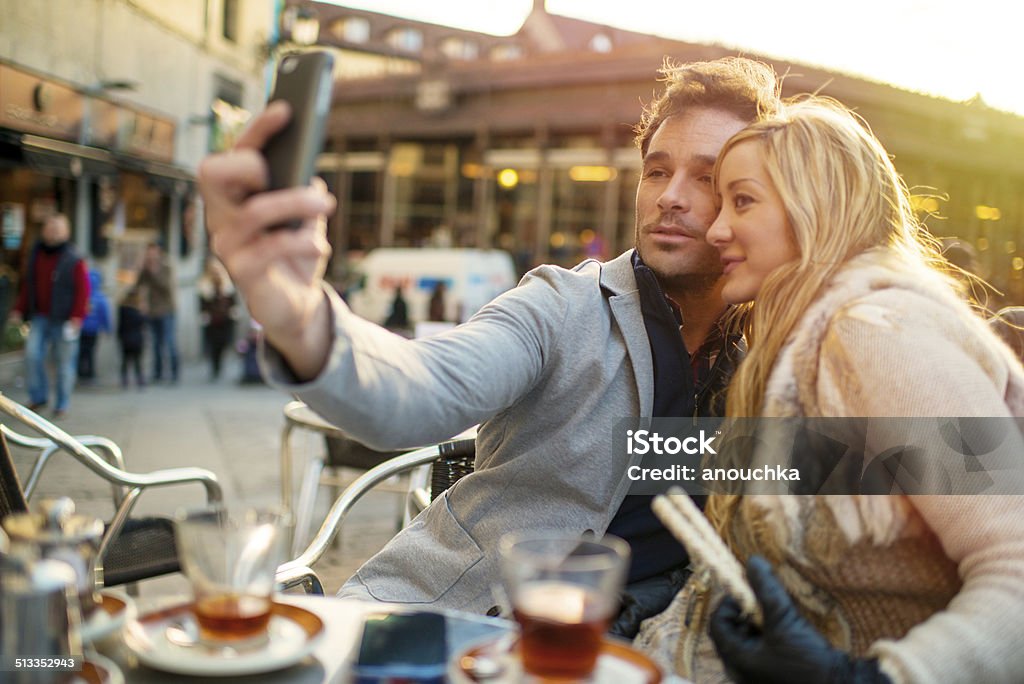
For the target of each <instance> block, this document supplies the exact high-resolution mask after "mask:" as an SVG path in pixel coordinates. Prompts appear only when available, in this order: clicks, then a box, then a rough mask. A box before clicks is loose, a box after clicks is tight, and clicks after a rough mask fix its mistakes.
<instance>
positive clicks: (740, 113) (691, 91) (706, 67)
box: [634, 57, 780, 155]
mask: <svg viewBox="0 0 1024 684" xmlns="http://www.w3.org/2000/svg"><path fill="white" fill-rule="evenodd" d="M659 73H660V74H661V78H660V79H658V80H659V81H661V82H663V83H665V89H664V90H663V91H662V92H661V94H660V95H658V96H657V97H656V98H655V99H654V101H653V102H651V103H649V104H648V105H647V106H646V107H644V113H643V116H642V117H641V119H640V123H638V124H637V125H636V127H635V128H634V131H635V132H636V145H637V147H639V148H640V154H642V155H645V154H647V146H648V145H649V144H650V142H651V137H652V136H653V135H654V133H655V131H657V130H658V127H659V126H661V124H662V122H664V121H665V119H667V118H669V117H670V116H673V115H674V114H679V113H681V112H684V111H686V110H688V109H694V108H706V109H717V110H721V111H724V112H729V113H730V114H733V115H735V116H737V117H738V118H740V119H742V120H744V121H749V122H754V121H757V120H759V119H761V118H763V117H766V116H771V115H773V114H775V112H776V111H778V109H779V105H780V100H779V91H780V84H779V80H778V78H777V77H776V75H775V70H774V69H772V68H771V67H770V66H768V65H767V64H765V63H763V62H757V61H754V60H752V59H747V58H746V57H723V58H721V59H716V60H713V61H710V62H690V63H688V64H676V63H675V62H673V61H672V60H671V59H670V58H667V57H666V58H665V62H664V64H663V65H662V67H661V69H660V70H659Z"/></svg>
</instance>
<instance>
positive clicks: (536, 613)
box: [500, 530, 629, 680]
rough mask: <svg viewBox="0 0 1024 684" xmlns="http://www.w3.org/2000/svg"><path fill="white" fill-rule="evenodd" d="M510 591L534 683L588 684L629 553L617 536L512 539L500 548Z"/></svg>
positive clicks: (559, 534)
mask: <svg viewBox="0 0 1024 684" xmlns="http://www.w3.org/2000/svg"><path fill="white" fill-rule="evenodd" d="M500 550H501V568H502V575H503V578H504V580H505V588H506V592H507V594H508V598H509V601H510V602H511V604H512V612H513V615H514V616H515V619H516V622H518V623H519V629H520V637H519V652H520V657H521V658H522V662H523V669H524V670H525V672H526V673H527V674H528V675H533V676H535V677H540V678H545V679H566V680H586V679H587V678H588V677H590V675H591V673H592V672H593V671H594V666H595V664H596V663H597V657H598V655H599V654H600V652H601V641H602V639H603V637H604V633H605V632H606V631H607V630H608V626H609V624H610V622H611V620H612V618H613V617H614V616H615V611H616V609H617V608H618V605H619V593H620V592H621V590H622V586H623V583H624V582H625V578H626V571H627V570H628V568H629V545H628V544H627V543H626V542H625V541H623V540H622V539H619V538H618V537H613V536H611V535H607V536H605V537H604V538H603V539H600V540H597V539H583V538H580V537H578V536H576V535H573V534H570V533H568V532H565V531H554V530H552V531H536V530H531V531H527V532H513V533H510V534H507V535H505V536H504V537H502V539H501V542H500Z"/></svg>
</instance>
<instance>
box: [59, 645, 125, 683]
mask: <svg viewBox="0 0 1024 684" xmlns="http://www.w3.org/2000/svg"><path fill="white" fill-rule="evenodd" d="M70 684H124V673H123V672H121V668H119V667H118V666H117V665H116V664H115V663H114V661H112V660H110V659H109V658H104V657H103V656H101V655H99V654H98V653H90V654H89V655H87V656H85V662H84V664H83V665H82V671H81V672H76V673H75V674H74V676H73V677H71V682H70Z"/></svg>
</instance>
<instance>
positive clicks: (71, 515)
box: [3, 497, 103, 617]
mask: <svg viewBox="0 0 1024 684" xmlns="http://www.w3.org/2000/svg"><path fill="white" fill-rule="evenodd" d="M3 527H4V530H5V531H6V532H7V534H8V536H9V537H10V545H11V554H12V555H14V556H20V557H30V556H32V555H35V556H36V557H38V558H40V559H50V560H59V561H63V562H64V563H67V564H68V565H69V566H71V568H72V569H73V570H74V572H75V576H76V580H75V586H76V589H77V592H78V604H79V607H80V609H81V612H82V615H83V616H85V617H89V615H91V614H92V612H93V610H95V608H96V607H97V606H98V605H99V597H98V595H97V590H98V589H99V588H100V587H102V586H103V577H102V574H103V571H102V569H101V568H97V564H96V560H97V553H98V551H99V548H100V542H101V540H102V538H103V521H102V520H100V519H98V518H92V517H89V516H84V515H76V514H75V502H74V501H72V500H71V499H69V498H67V497H61V498H57V499H43V500H42V501H41V502H40V503H39V505H38V508H37V512H35V513H16V514H13V515H9V516H7V517H6V518H4V521H3ZM23 547H27V549H23Z"/></svg>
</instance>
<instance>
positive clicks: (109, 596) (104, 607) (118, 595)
mask: <svg viewBox="0 0 1024 684" xmlns="http://www.w3.org/2000/svg"><path fill="white" fill-rule="evenodd" d="M134 617H135V602H134V601H132V600H131V598H129V597H128V595H127V594H124V593H122V592H119V591H111V590H109V589H106V590H104V591H102V592H100V601H99V604H98V605H97V606H96V610H94V611H93V613H92V615H90V616H89V619H88V620H82V628H81V630H80V632H81V635H82V641H83V642H84V643H87V644H88V643H93V642H96V641H100V640H102V639H105V638H106V637H108V636H110V635H111V634H113V633H114V632H116V631H118V630H119V629H121V628H122V627H124V625H125V623H126V622H127V621H128V620H129V618H134Z"/></svg>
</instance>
